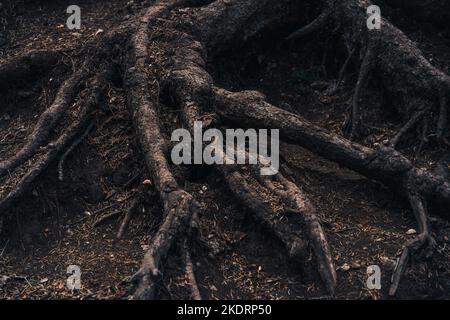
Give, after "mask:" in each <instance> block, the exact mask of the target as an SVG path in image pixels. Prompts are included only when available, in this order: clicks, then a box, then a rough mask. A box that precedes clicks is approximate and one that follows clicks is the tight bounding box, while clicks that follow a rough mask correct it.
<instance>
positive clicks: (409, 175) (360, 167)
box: [215, 89, 450, 294]
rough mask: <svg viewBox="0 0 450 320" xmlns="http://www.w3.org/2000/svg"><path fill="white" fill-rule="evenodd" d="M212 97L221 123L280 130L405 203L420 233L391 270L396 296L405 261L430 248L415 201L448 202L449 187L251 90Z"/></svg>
mask: <svg viewBox="0 0 450 320" xmlns="http://www.w3.org/2000/svg"><path fill="white" fill-rule="evenodd" d="M215 97H216V100H215V101H216V105H217V107H218V110H219V113H220V114H221V115H223V116H224V117H225V118H227V119H229V120H231V121H233V122H236V121H239V123H240V124H241V125H242V123H243V122H244V123H245V124H246V125H250V126H257V127H258V126H259V127H266V128H267V127H270V128H280V130H281V134H282V136H283V137H284V138H285V139H286V140H289V141H291V142H294V143H298V144H299V145H301V146H303V147H305V148H308V149H310V150H312V151H313V152H316V153H318V154H321V155H322V156H324V157H326V158H328V159H330V160H332V161H336V162H338V163H339V164H341V165H343V166H346V167H348V168H350V169H353V170H355V171H357V172H359V173H361V174H363V175H366V176H368V177H370V178H372V179H374V180H378V181H380V182H382V183H385V184H387V185H389V186H393V187H394V188H395V190H397V191H398V192H400V193H401V194H402V195H403V196H405V197H407V198H409V199H410V203H411V206H412V208H413V211H414V212H415V214H416V217H417V220H418V222H419V226H420V228H421V234H420V235H419V237H418V238H417V239H416V240H415V241H413V242H411V243H410V244H408V245H407V247H406V249H405V252H404V253H403V255H402V258H401V259H400V262H399V264H398V267H397V268H396V271H395V273H394V277H393V287H392V289H391V292H393V293H394V294H395V291H396V288H397V286H398V282H399V281H400V276H401V274H402V272H403V271H404V268H405V265H406V262H407V261H406V260H405V259H406V257H409V255H410V254H411V253H417V252H418V251H419V249H423V245H424V244H432V243H434V241H433V240H432V238H431V237H430V235H429V232H428V227H427V218H426V214H425V211H424V210H425V209H424V208H423V204H422V202H419V201H418V200H417V199H418V197H419V195H420V197H425V198H427V199H430V200H432V201H433V200H434V201H436V200H439V201H444V202H446V203H449V200H450V198H449V195H450V193H449V192H450V184H449V182H448V181H444V180H442V179H441V178H439V177H436V176H433V175H432V174H431V173H429V172H426V171H424V170H419V169H416V168H414V167H413V166H412V164H411V163H410V162H409V160H407V159H406V158H404V157H403V156H402V155H401V154H399V153H398V152H396V151H394V150H393V149H389V148H383V149H380V150H377V151H375V150H371V149H369V148H366V147H363V146H360V145H357V144H355V143H351V142H350V141H346V140H345V139H343V138H340V137H338V136H336V135H333V134H328V133H325V132H324V130H322V129H320V128H319V127H316V126H314V125H312V124H310V123H308V122H307V121H305V120H303V119H302V118H301V117H299V116H297V115H294V114H291V113H289V112H287V111H284V110H281V109H278V108H276V107H274V106H272V105H270V104H269V103H267V102H266V101H265V100H264V97H263V96H262V95H261V94H260V93H257V92H252V91H247V92H240V93H231V92H227V91H225V90H223V89H215ZM243 119H245V120H244V121H243ZM411 190H414V194H418V196H416V195H414V196H411ZM431 247H433V246H431ZM428 252H429V250H428Z"/></svg>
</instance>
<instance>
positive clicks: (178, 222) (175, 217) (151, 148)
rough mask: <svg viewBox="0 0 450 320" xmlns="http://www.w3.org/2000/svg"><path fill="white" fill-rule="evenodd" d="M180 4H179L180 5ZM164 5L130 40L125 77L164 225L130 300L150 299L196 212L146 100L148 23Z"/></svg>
mask: <svg viewBox="0 0 450 320" xmlns="http://www.w3.org/2000/svg"><path fill="white" fill-rule="evenodd" d="M180 3H183V1H181V2H180ZM169 9H170V8H169V6H168V5H167V4H156V5H155V6H152V7H151V8H150V9H148V11H147V13H146V14H145V16H144V17H143V18H142V20H141V27H140V28H139V29H138V31H137V32H136V34H135V35H134V36H133V39H132V43H131V46H132V48H131V50H130V51H131V52H130V58H129V61H130V63H129V65H128V66H127V70H126V76H125V86H126V90H127V96H128V105H129V108H130V111H131V113H132V117H133V122H134V125H135V128H136V132H137V134H138V137H139V140H140V145H141V149H142V151H143V153H144V158H145V161H146V163H147V167H148V169H149V171H150V172H151V175H152V177H153V181H154V183H155V188H156V190H157V191H158V193H159V196H160V199H161V202H162V205H163V208H164V212H165V217H164V222H163V224H162V226H161V227H160V229H159V230H158V231H157V233H156V235H155V236H154V238H153V242H152V244H151V245H150V248H149V250H148V251H147V253H146V254H145V257H144V260H143V262H142V266H141V268H140V269H139V271H138V272H137V273H136V274H135V275H134V276H133V279H132V281H133V282H135V283H137V288H136V290H135V292H134V293H133V296H132V298H133V299H153V298H154V297H155V294H156V283H157V281H158V278H159V277H160V275H161V274H160V269H161V267H162V263H163V261H164V260H165V258H166V257H167V254H168V252H169V250H170V248H171V247H172V246H173V244H174V242H175V240H176V239H179V238H180V235H181V234H182V233H183V232H186V230H187V227H188V224H189V221H190V219H191V217H192V214H193V213H194V212H196V211H197V210H198V205H197V203H196V201H195V200H194V198H193V197H192V196H191V195H190V194H189V193H187V192H185V191H184V190H183V189H181V188H180V187H179V185H178V183H177V182H176V180H175V178H174V176H173V174H172V173H171V170H170V166H169V164H168V162H167V159H166V157H165V152H164V150H165V141H164V138H163V135H162V133H161V130H160V127H159V120H158V113H157V102H156V101H154V100H155V97H153V99H152V97H151V96H150V94H149V89H148V80H149V79H148V77H147V74H146V72H145V70H146V59H147V45H148V41H149V39H148V30H147V29H148V26H149V23H150V22H152V21H154V20H155V19H156V18H158V17H160V16H161V15H162V14H164V13H165V12H167V11H168V10H169Z"/></svg>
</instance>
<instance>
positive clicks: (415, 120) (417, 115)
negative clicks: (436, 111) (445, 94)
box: [390, 109, 429, 148]
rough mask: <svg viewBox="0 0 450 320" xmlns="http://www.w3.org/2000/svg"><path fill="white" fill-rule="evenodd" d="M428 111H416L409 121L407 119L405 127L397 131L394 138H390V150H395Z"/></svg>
mask: <svg viewBox="0 0 450 320" xmlns="http://www.w3.org/2000/svg"><path fill="white" fill-rule="evenodd" d="M428 111H429V109H425V110H419V111H417V112H416V113H415V114H414V115H413V116H412V117H411V119H409V121H408V122H407V123H405V125H404V126H403V127H402V128H401V129H400V130H399V131H398V133H397V134H396V135H395V136H394V138H392V140H391V141H390V144H391V146H392V148H396V147H397V145H398V143H399V142H400V139H401V138H402V137H403V136H404V135H405V134H406V133H407V132H408V131H409V130H411V129H412V128H413V127H414V126H415V125H416V124H417V123H418V122H419V121H420V120H421V119H422V118H423V116H424V115H425V113H427V112H428Z"/></svg>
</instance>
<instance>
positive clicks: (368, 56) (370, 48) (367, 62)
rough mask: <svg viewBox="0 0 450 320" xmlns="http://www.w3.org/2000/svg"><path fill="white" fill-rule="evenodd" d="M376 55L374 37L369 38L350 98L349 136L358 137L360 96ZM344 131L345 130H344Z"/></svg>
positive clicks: (360, 124) (360, 120) (359, 131)
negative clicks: (351, 97)
mask: <svg viewBox="0 0 450 320" xmlns="http://www.w3.org/2000/svg"><path fill="white" fill-rule="evenodd" d="M375 55H376V44H375V40H374V39H370V40H369V43H368V45H367V50H366V53H365V55H364V59H363V62H362V64H361V70H360V71H359V76H358V82H357V83H356V88H355V93H354V94H353V99H352V113H351V118H350V119H351V120H350V125H349V126H348V127H349V128H350V137H351V138H355V137H359V136H360V134H361V129H362V118H361V110H360V109H361V106H360V103H361V98H362V95H363V91H364V89H365V87H366V85H367V82H368V81H369V76H370V71H371V70H372V68H373V64H374V60H375ZM344 131H345V130H344Z"/></svg>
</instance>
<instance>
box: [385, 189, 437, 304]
mask: <svg viewBox="0 0 450 320" xmlns="http://www.w3.org/2000/svg"><path fill="white" fill-rule="evenodd" d="M409 203H410V204H411V207H412V209H413V211H414V215H415V216H416V220H417V223H418V225H419V235H418V236H417V237H415V238H414V239H412V240H410V241H408V242H407V243H406V244H405V248H404V249H403V252H402V254H401V256H400V258H399V260H398V261H397V264H396V266H395V269H394V273H393V275H392V279H391V287H390V289H389V295H391V296H394V295H395V293H396V292H397V289H398V286H399V284H400V279H401V276H402V275H403V273H404V272H405V269H406V267H407V264H408V261H409V260H410V259H411V258H412V257H414V256H420V257H424V258H425V259H428V258H430V257H431V256H432V255H433V254H434V252H435V250H436V246H437V244H436V240H434V238H433V237H432V236H431V234H430V231H429V226H428V215H427V212H426V208H425V206H424V201H423V200H422V199H421V197H420V195H418V194H415V193H411V194H410V195H409Z"/></svg>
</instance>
